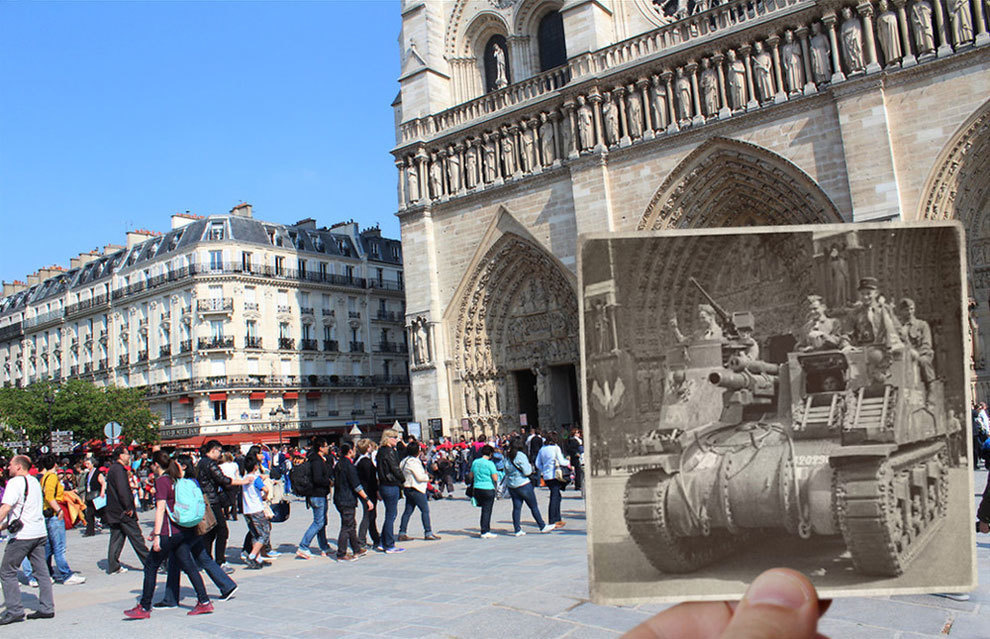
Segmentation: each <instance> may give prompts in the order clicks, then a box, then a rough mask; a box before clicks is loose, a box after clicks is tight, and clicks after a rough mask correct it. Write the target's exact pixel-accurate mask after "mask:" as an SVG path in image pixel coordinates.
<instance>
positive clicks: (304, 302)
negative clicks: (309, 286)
mask: <svg viewBox="0 0 990 639" xmlns="http://www.w3.org/2000/svg"><path fill="white" fill-rule="evenodd" d="M299 306H306V307H308V306H309V293H307V292H306V291H300V293H299Z"/></svg>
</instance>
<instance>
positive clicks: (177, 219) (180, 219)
mask: <svg viewBox="0 0 990 639" xmlns="http://www.w3.org/2000/svg"><path fill="white" fill-rule="evenodd" d="M202 219H203V216H202V215H193V214H192V213H190V212H189V211H186V212H185V213H174V214H173V215H172V230H173V231H174V230H175V229H181V228H182V227H183V226H185V225H186V224H192V223H193V222H195V221H196V220H202Z"/></svg>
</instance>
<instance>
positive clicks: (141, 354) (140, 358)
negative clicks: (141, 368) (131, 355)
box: [137, 350, 148, 362]
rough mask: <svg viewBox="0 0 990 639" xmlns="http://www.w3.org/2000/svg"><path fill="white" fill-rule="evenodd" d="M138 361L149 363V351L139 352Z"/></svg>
mask: <svg viewBox="0 0 990 639" xmlns="http://www.w3.org/2000/svg"><path fill="white" fill-rule="evenodd" d="M137 361H139V362H147V361H148V351H146V350H144V351H138V354H137Z"/></svg>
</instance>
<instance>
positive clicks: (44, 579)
mask: <svg viewBox="0 0 990 639" xmlns="http://www.w3.org/2000/svg"><path fill="white" fill-rule="evenodd" d="M309 444H310V445H309V448H308V449H307V450H305V451H303V450H299V449H297V448H295V447H290V446H284V447H281V448H276V449H274V450H272V449H269V448H267V447H262V446H251V447H250V448H249V449H248V450H246V451H243V452H242V451H241V449H240V448H230V447H225V446H223V445H222V444H221V443H220V442H219V441H217V440H210V441H207V442H206V443H205V444H204V445H203V446H202V447H201V448H200V449H199V450H198V451H191V452H189V453H185V452H182V451H179V452H176V453H173V454H169V453H168V452H166V451H164V450H135V447H133V446H132V447H128V446H117V447H115V448H113V449H112V450H110V451H109V452H108V454H106V455H105V456H102V457H101V456H97V455H92V454H91V455H86V456H84V457H81V458H79V459H78V460H77V461H76V462H75V463H74V464H70V462H69V460H68V459H62V460H59V459H57V458H56V457H55V456H53V455H44V456H41V457H40V458H39V459H37V460H36V461H33V460H32V459H31V458H30V457H28V456H25V455H16V456H14V457H13V458H11V459H10V460H9V463H6V468H5V471H4V472H3V473H2V474H0V502H2V506H0V539H2V538H3V537H4V533H6V535H5V536H6V538H7V543H6V547H5V549H4V553H3V559H2V563H0V582H2V586H3V594H4V603H5V611H4V613H3V615H2V616H0V625H6V624H10V623H16V622H20V621H24V620H25V619H48V618H52V617H54V614H55V610H54V599H53V587H52V584H53V583H54V584H62V585H79V584H83V583H85V578H84V577H83V576H82V575H80V574H79V573H77V572H75V571H73V570H72V569H71V568H70V566H69V563H68V560H67V555H68V550H69V549H68V547H67V546H68V544H67V535H66V530H70V529H73V528H79V529H81V530H82V531H83V532H82V536H84V537H88V536H94V535H98V534H102V533H104V532H105V531H108V532H109V541H108V545H107V559H106V561H107V572H108V573H110V574H112V575H120V574H124V573H126V572H127V571H128V570H127V568H125V567H124V566H123V565H122V564H121V562H120V558H121V553H122V552H123V549H124V545H125V542H126V543H127V544H129V545H130V547H131V549H132V550H133V552H134V553H135V555H136V556H137V558H138V560H139V561H140V563H141V565H142V566H143V585H142V591H141V596H140V599H139V601H138V603H137V605H136V606H134V607H133V608H131V609H129V610H127V611H125V612H124V615H125V616H126V617H128V618H132V619H146V618H148V617H150V616H151V612H152V610H153V609H154V608H175V607H177V606H178V605H179V597H180V588H179V584H180V579H181V574H183V573H184V574H185V575H186V578H187V579H188V580H189V583H190V584H191V585H192V587H193V590H194V591H195V593H196V597H197V603H196V605H195V606H194V607H193V608H192V609H191V610H190V611H189V612H188V614H189V615H199V614H206V613H209V612H212V611H213V602H212V600H211V597H210V596H209V594H208V593H207V590H206V585H205V582H204V578H203V574H202V573H204V572H205V574H206V577H207V578H208V579H209V580H210V581H212V582H213V584H214V585H215V587H216V588H217V591H218V593H219V596H218V598H219V599H220V600H226V599H229V598H231V597H233V596H234V594H235V592H236V591H237V584H236V582H235V581H234V580H233V578H232V577H231V575H232V574H233V572H234V570H233V568H232V567H231V566H229V565H228V562H227V557H226V555H227V542H228V539H229V535H230V528H229V525H228V522H230V521H235V520H237V519H238V518H239V517H243V519H244V522H245V523H246V526H247V533H246V535H245V537H244V540H243V543H242V548H241V553H240V558H241V563H242V565H243V567H244V569H246V570H260V569H262V568H263V567H264V566H266V565H269V564H270V563H271V561H272V560H274V559H276V558H278V557H279V556H280V555H281V553H279V552H278V551H277V550H275V548H274V547H273V545H272V541H271V537H272V524H273V523H279V522H281V521H285V519H286V518H287V517H288V512H289V502H290V498H289V495H290V494H292V495H296V496H298V497H301V498H303V500H304V503H305V507H306V508H307V509H308V510H309V511H310V512H311V515H312V523H311V524H310V525H309V527H308V528H307V529H306V531H305V532H304V533H303V536H302V538H301V539H300V540H299V543H298V544H297V545H296V552H295V557H296V558H297V559H300V560H309V559H311V558H313V557H314V556H322V557H328V558H335V559H336V560H338V561H343V562H352V561H356V560H358V559H360V558H362V557H365V556H367V555H368V554H369V552H372V551H377V552H381V553H384V554H395V553H401V552H403V551H404V550H405V549H404V548H403V547H402V546H400V545H398V544H400V543H402V542H406V541H410V540H411V539H412V537H411V536H410V534H409V533H410V527H409V526H410V520H411V519H412V518H413V515H415V514H416V511H419V518H420V522H421V525H422V529H423V539H425V540H427V541H435V540H439V539H440V536H439V535H437V534H436V533H435V531H434V528H433V525H432V521H431V518H430V501H431V500H437V499H444V498H447V499H453V498H454V495H455V491H457V490H458V489H461V490H464V492H465V493H466V495H467V497H468V498H470V500H471V503H472V504H473V505H475V506H477V507H478V508H479V509H480V517H479V524H480V525H479V530H480V532H479V533H478V535H477V536H478V537H479V538H480V539H491V538H494V537H495V534H494V533H493V532H492V530H491V516H492V509H493V505H494V503H495V501H496V499H498V498H500V497H508V498H510V499H511V501H512V526H513V533H512V534H514V535H516V536H522V535H525V534H526V533H525V531H524V530H523V528H522V510H523V506H524V505H525V506H526V507H527V509H528V511H529V513H530V515H531V516H532V519H533V523H534V524H535V526H536V530H537V531H539V532H540V533H550V532H553V531H554V530H557V529H559V528H561V527H563V526H565V522H564V521H563V519H562V518H561V493H562V491H563V490H564V488H565V487H566V486H567V485H569V484H571V483H573V484H574V488H575V489H579V490H580V489H581V488H582V481H583V476H582V475H583V473H582V461H583V460H582V457H583V454H584V446H583V443H582V440H581V433H580V430H579V429H577V428H575V429H573V430H572V431H571V432H570V433H557V432H547V433H540V432H539V430H538V429H530V430H529V431H528V432H522V433H520V432H513V433H510V434H508V435H501V436H498V437H494V438H492V439H490V440H488V439H487V438H486V437H485V436H484V435H482V436H480V437H478V438H477V439H475V440H471V441H468V440H466V439H465V438H460V440H459V441H454V440H451V439H447V438H441V439H438V440H430V441H428V442H421V441H419V440H418V439H417V438H415V437H413V436H407V437H405V438H403V437H402V434H401V433H400V432H398V431H396V430H391V429H389V430H385V431H384V432H383V433H382V434H381V437H380V439H378V441H373V440H371V439H367V438H363V439H359V440H358V441H356V442H351V441H344V442H341V443H333V444H332V443H331V442H329V441H327V439H325V438H323V437H320V436H317V437H315V438H313V439H312V441H311V442H309ZM538 486H546V487H547V488H548V489H549V490H548V493H549V502H548V504H547V510H546V513H547V518H546V519H544V517H543V515H542V513H541V510H540V506H539V504H538V503H537V498H536V490H535V489H536V488H537V487H538ZM403 499H404V506H403V509H402V513H401V516H400V514H399V505H400V504H399V502H400V500H403ZM331 502H332V504H333V506H334V508H335V509H336V510H337V512H338V513H339V516H340V530H339V534H338V536H337V543H336V545H335V547H333V546H331V544H330V542H329V540H328V535H327V523H328V521H327V511H328V507H329V505H330V503H331ZM142 511H153V513H154V515H153V525H152V527H151V531H150V534H148V535H147V537H145V536H144V534H143V533H142V529H141V526H140V524H139V520H138V513H140V512H142ZM379 512H383V514H382V515H381V516H379ZM359 516H360V522H359V521H358V517H359ZM397 519H398V527H396V520H397ZM314 541H315V547H314ZM159 574H164V575H165V589H164V594H163V595H162V596H161V598H160V599H158V600H157V601H154V594H155V590H156V586H157V581H158V575H159ZM21 580H23V583H25V584H27V585H29V586H30V587H32V588H37V589H38V608H37V610H35V611H34V612H31V613H30V614H25V611H24V608H23V606H22V603H21V590H20V588H21Z"/></svg>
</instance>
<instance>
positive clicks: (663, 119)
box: [652, 76, 669, 129]
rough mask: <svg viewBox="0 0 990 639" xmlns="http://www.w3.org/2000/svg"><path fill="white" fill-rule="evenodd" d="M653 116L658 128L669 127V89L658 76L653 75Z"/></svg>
mask: <svg viewBox="0 0 990 639" xmlns="http://www.w3.org/2000/svg"><path fill="white" fill-rule="evenodd" d="M652 80H653V117H654V120H655V121H656V123H657V128H659V129H665V128H667V124H669V123H668V122H667V120H668V116H667V89H666V86H665V85H664V83H663V81H662V80H661V79H660V78H659V77H658V76H653V78H652Z"/></svg>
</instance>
